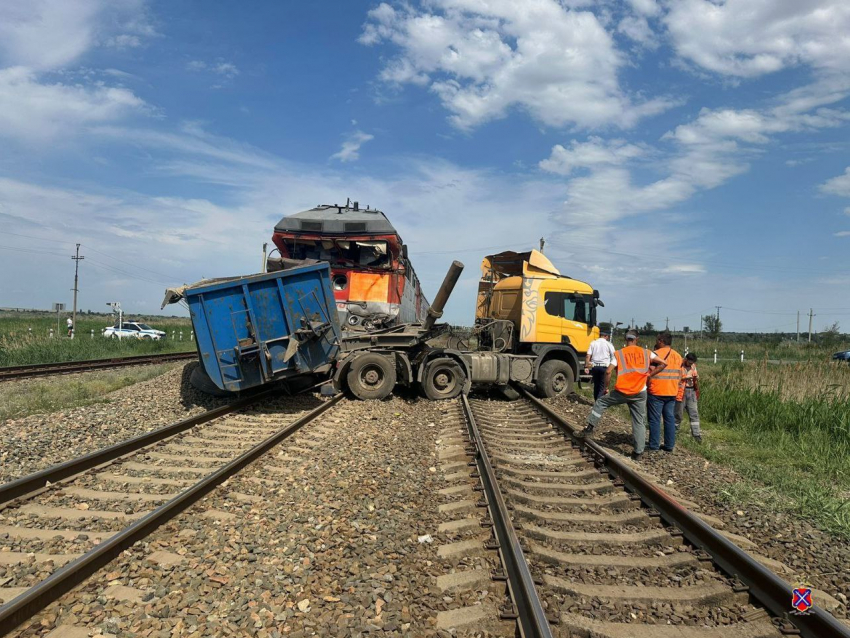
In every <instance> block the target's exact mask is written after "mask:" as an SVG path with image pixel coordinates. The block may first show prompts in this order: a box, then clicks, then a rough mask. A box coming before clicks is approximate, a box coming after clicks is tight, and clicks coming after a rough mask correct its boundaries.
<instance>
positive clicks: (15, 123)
mask: <svg viewBox="0 0 850 638" xmlns="http://www.w3.org/2000/svg"><path fill="white" fill-rule="evenodd" d="M144 110H145V103H144V101H143V100H141V99H140V98H138V97H137V96H136V95H134V94H133V92H132V91H130V90H128V89H125V88H115V87H109V86H106V85H104V84H100V83H94V84H90V85H86V86H82V85H68V84H60V83H48V82H44V81H39V79H38V77H37V75H36V74H35V73H34V72H32V71H30V70H28V69H26V68H23V67H11V68H6V69H0V136H2V137H7V138H13V139H17V140H20V141H24V142H45V141H47V140H51V139H54V138H57V137H63V136H66V135H74V134H77V133H79V132H80V129H81V128H83V127H85V126H87V125H91V124H95V123H103V122H109V121H114V120H118V119H121V118H124V117H126V116H128V115H131V114H133V113H139V112H143V111H144Z"/></svg>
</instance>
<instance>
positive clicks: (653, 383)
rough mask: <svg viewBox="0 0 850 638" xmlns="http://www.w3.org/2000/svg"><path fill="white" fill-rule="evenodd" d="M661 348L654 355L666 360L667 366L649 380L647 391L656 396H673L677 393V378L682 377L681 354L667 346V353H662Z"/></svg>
mask: <svg viewBox="0 0 850 638" xmlns="http://www.w3.org/2000/svg"><path fill="white" fill-rule="evenodd" d="M663 350H664V349H663V348H661V349H659V350H657V351H656V352H655V354H656V356H658V357H660V358H661V359H663V360H664V361H666V362H667V367H666V368H664V369H663V370H662V371H661V372H659V373H658V374H656V375H655V376H654V377H652V378H651V379H650V380H649V393H650V394H654V395H655V396H658V397H673V396H676V395H677V394H678V393H679V380H680V379H681V378H682V355H680V354H679V353H678V352H676V351H675V350H673V348H671V347H670V346H667V353H666V354H664V355H662V354H661V352H662V351H663Z"/></svg>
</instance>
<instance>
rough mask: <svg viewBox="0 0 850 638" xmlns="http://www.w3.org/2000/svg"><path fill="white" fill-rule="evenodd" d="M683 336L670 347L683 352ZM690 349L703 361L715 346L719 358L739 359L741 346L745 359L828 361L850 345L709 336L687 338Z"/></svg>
mask: <svg viewBox="0 0 850 638" xmlns="http://www.w3.org/2000/svg"><path fill="white" fill-rule="evenodd" d="M643 342H644V345H647V346H650V347H651V346H653V345H654V344H655V338H654V337H653V336H651V335H648V336H647V337H646V338H644V340H643ZM685 345H686V344H685V340H684V339H682V338H681V337H678V336H677V337H676V338H675V340H674V343H673V347H674V348H676V349H677V350H678V351H679V352H681V353H683V354H684V352H685ZM687 348H688V351H689V352H693V353H694V354H696V355H697V356H698V357H699V359H700V361H702V362H703V363H710V362H711V361H713V359H714V351H715V350H717V358H718V359H719V360H736V361H738V360H740V357H741V350H743V351H744V360H745V361H762V360H765V359H769V360H771V361H829V360H830V359H831V357H832V354H833V353H835V352H838V351H840V350H848V349H850V343H848V342H846V341H842V340H837V341H835V342H834V343H832V344H815V343H808V342H805V341H803V342H801V343H797V342H795V341H787V340H786V341H774V340H764V341H759V342H752V341H724V340H720V341H714V340H712V339H688V340H687Z"/></svg>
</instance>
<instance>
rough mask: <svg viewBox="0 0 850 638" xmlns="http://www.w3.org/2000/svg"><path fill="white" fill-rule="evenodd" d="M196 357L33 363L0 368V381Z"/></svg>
mask: <svg viewBox="0 0 850 638" xmlns="http://www.w3.org/2000/svg"><path fill="white" fill-rule="evenodd" d="M197 357H198V353H197V352H195V351H194V350H192V351H191V352H166V353H158V354H143V355H134V356H132V357H113V358H111V359H89V360H87V361H63V362H58V363H34V364H31V365H23V366H7V367H4V368H0V381H9V380H11V379H26V378H29V377H42V376H47V375H52V374H70V373H72V372H86V371H90V370H105V369H109V368H123V367H128V366H140V365H148V364H152V363H168V362H170V361H185V360H188V359H197Z"/></svg>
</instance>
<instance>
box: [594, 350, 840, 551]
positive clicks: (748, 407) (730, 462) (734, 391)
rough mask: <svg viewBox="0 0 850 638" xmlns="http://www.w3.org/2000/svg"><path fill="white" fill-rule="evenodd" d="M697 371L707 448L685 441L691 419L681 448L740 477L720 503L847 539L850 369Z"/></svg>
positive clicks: (756, 366)
mask: <svg viewBox="0 0 850 638" xmlns="http://www.w3.org/2000/svg"><path fill="white" fill-rule="evenodd" d="M699 372H700V384H701V396H700V405H699V410H700V423H701V426H702V429H703V433H704V443H702V444H697V443H696V442H694V441H693V439H692V438H691V437H690V436H688V435H687V432H688V424H687V418H686V419H685V423H683V424H682V429H681V430H680V433H684V435H682V436H680V437H679V440H678V443H679V445H681V446H683V447H685V448H687V449H689V450H690V451H692V452H694V453H696V454H699V455H701V456H703V457H705V458H706V459H708V460H710V461H712V462H714V463H717V464H720V465H724V466H727V467H731V468H732V469H734V470H735V471H736V472H737V473H738V474H740V475H741V477H742V478H743V480H742V481H741V482H739V483H735V484H731V485H728V486H726V487H725V488H723V489H722V490H721V492H720V493H719V495H718V496H719V498H720V499H721V500H722V501H725V502H728V503H731V504H735V505H747V504H757V505H760V506H763V507H769V508H771V509H774V510H776V511H785V512H788V513H791V514H794V515H796V516H798V517H801V518H804V519H806V520H808V521H809V522H811V523H812V524H814V525H815V526H817V527H819V528H820V529H823V530H825V531H827V532H829V533H831V534H834V535H836V536H838V537H839V538H843V539H850V366H848V365H847V364H846V363H828V362H824V361H823V360H821V361H813V362H807V363H798V364H791V365H769V364H767V363H764V362H749V363H745V364H743V365H741V364H740V363H724V364H717V365H714V364H711V363H701V364H699ZM589 387H590V386H589V384H588V385H586V387H585V388H586V389H585V390H584V391H583V393H585V394H586V395H587V394H589V392H588V389H589ZM616 414H618V415H620V417H621V418H623V419H624V420H628V413H627V412H626V411H625V410H621V411H618V412H616Z"/></svg>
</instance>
